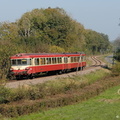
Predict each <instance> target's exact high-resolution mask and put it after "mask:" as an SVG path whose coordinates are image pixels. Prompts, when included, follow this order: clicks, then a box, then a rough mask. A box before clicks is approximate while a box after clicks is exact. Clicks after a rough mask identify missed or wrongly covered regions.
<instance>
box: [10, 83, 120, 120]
mask: <svg viewBox="0 0 120 120" xmlns="http://www.w3.org/2000/svg"><path fill="white" fill-rule="evenodd" d="M119 89H120V85H119V86H117V87H113V88H110V89H108V90H106V91H105V92H104V93H102V94H101V95H99V96H97V97H94V98H92V99H89V100H88V101H85V102H82V103H80V104H75V105H69V106H65V107H61V108H55V109H52V110H48V111H44V112H38V113H35V114H30V115H25V116H21V117H18V118H13V119H8V120H119V119H120V94H119Z"/></svg>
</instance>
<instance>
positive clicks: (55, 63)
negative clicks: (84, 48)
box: [10, 53, 86, 78]
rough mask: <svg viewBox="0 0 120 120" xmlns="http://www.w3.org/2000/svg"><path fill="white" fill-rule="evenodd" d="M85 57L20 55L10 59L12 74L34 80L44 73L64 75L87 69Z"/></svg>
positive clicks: (82, 55) (39, 54) (38, 54)
mask: <svg viewBox="0 0 120 120" xmlns="http://www.w3.org/2000/svg"><path fill="white" fill-rule="evenodd" d="M85 56H86V55H85V54H83V53H61V54H60V53H56V54H55V53H20V54H16V55H14V56H12V57H10V59H11V69H10V73H11V74H12V75H13V76H15V77H16V78H18V77H30V78H32V77H33V76H35V75H36V74H39V73H43V72H48V73H50V72H58V73H62V72H65V71H68V70H73V69H79V68H83V67H85V66H86V61H85Z"/></svg>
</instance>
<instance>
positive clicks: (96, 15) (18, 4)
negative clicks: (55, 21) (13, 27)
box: [0, 0, 120, 41]
mask: <svg viewBox="0 0 120 120" xmlns="http://www.w3.org/2000/svg"><path fill="white" fill-rule="evenodd" d="M48 7H51V8H56V7H60V8H63V9H64V10H65V11H66V12H67V13H68V15H69V16H71V17H72V18H73V19H74V20H76V21H78V22H80V23H81V24H83V25H84V27H85V28H86V29H92V30H95V31H97V32H100V33H104V34H107V35H108V36H109V39H110V41H113V40H115V39H116V38H117V37H118V36H120V26H118V24H119V23H120V19H119V18H120V0H0V22H6V21H8V22H15V21H16V20H17V19H20V17H21V16H22V15H23V14H24V13H25V12H28V11H31V10H33V9H36V8H48Z"/></svg>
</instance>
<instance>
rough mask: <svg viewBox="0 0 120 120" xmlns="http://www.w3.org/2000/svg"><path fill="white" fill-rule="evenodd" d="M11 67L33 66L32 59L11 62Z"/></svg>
mask: <svg viewBox="0 0 120 120" xmlns="http://www.w3.org/2000/svg"><path fill="white" fill-rule="evenodd" d="M11 65H12V66H16V65H31V59H14V60H11Z"/></svg>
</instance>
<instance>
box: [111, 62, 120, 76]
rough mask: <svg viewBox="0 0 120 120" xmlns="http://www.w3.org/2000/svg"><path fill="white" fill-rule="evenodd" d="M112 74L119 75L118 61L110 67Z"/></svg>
mask: <svg viewBox="0 0 120 120" xmlns="http://www.w3.org/2000/svg"><path fill="white" fill-rule="evenodd" d="M112 75H113V76H118V75H120V62H117V63H116V64H115V65H114V66H113V68H112Z"/></svg>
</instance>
